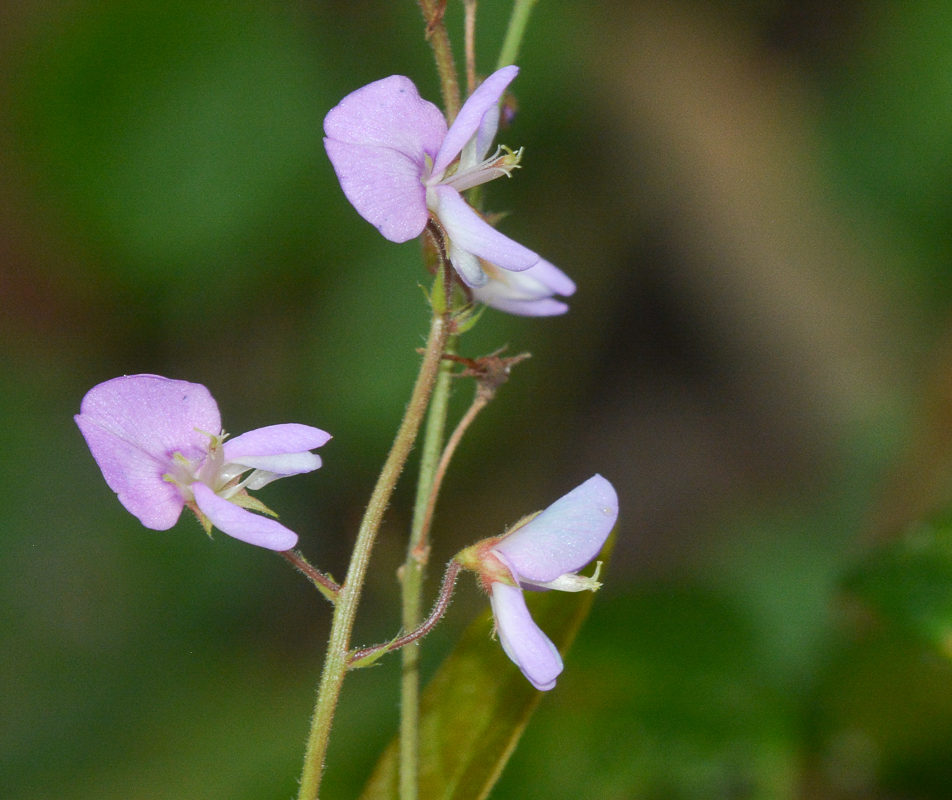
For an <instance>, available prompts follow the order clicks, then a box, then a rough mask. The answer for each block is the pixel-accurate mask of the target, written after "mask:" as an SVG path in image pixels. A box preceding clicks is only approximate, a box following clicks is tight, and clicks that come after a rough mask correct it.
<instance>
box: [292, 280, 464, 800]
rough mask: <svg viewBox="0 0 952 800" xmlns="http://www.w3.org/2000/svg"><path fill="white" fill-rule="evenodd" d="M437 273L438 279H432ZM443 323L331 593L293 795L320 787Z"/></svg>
mask: <svg viewBox="0 0 952 800" xmlns="http://www.w3.org/2000/svg"><path fill="white" fill-rule="evenodd" d="M439 279H441V278H438V280H439ZM448 327H449V317H448V314H446V313H444V314H434V315H433V319H432V321H431V324H430V333H429V336H428V337H427V342H426V350H425V351H424V356H423V363H422V365H421V366H420V374H419V375H418V376H417V379H416V384H415V385H414V387H413V394H412V395H411V397H410V402H409V404H408V405H407V410H406V412H405V413H404V415H403V421H402V422H401V423H400V429H399V430H398V431H397V436H396V438H395V439H394V442H393V446H392V447H391V449H390V454H389V455H388V456H387V460H386V462H385V463H384V466H383V470H382V471H381V473H380V477H379V478H378V479H377V485H376V486H375V487H374V491H373V494H372V495H371V497H370V502H369V503H368V504H367V510H366V512H364V518H363V520H362V521H361V523H360V530H359V531H358V532H357V541H356V542H355V543H354V552H353V555H352V556H351V560H350V566H349V567H348V569H347V577H346V578H345V579H344V583H343V585H342V586H341V588H340V592H339V594H338V596H337V605H336V606H335V607H334V618H333V621H332V623H331V635H330V641H329V642H328V646H327V655H326V656H325V658H324V671H323V673H322V675H321V687H320V689H319V691H318V694H317V703H316V705H315V707H314V716H313V718H312V719H311V732H310V736H309V738H308V743H307V752H306V754H305V758H304V771H303V773H302V775H301V787H300V790H299V791H298V800H316V798H317V796H318V791H319V789H320V784H321V777H322V775H323V772H324V760H325V756H326V754H327V743H328V739H329V736H330V730H331V723H332V722H333V719H334V711H335V710H336V708H337V700H338V698H339V697H340V689H341V685H342V684H343V682H344V676H345V675H346V674H347V654H348V650H349V648H350V636H351V632H352V630H353V627H354V616H355V614H356V612H357V604H358V602H359V601H360V593H361V590H362V589H363V584H364V576H365V575H366V573H367V565H368V563H369V561H370V551H371V549H372V548H373V543H374V539H375V537H376V535H377V530H378V529H379V528H380V523H381V521H382V520H383V514H384V511H385V510H386V508H387V505H388V504H389V502H390V496H391V494H392V493H393V489H394V486H395V485H396V483H397V478H398V477H399V476H400V472H401V471H402V470H403V465H404V464H405V463H406V460H407V455H408V454H409V453H410V448H411V447H412V446H413V442H414V441H415V439H416V436H417V432H418V431H419V429H420V424H421V423H422V422H423V417H424V415H425V413H426V409H427V404H428V403H429V400H430V394H431V392H432V389H433V384H434V382H435V381H436V377H437V375H438V374H439V370H440V362H441V361H442V355H443V349H444V347H445V346H446V337H447V330H448Z"/></svg>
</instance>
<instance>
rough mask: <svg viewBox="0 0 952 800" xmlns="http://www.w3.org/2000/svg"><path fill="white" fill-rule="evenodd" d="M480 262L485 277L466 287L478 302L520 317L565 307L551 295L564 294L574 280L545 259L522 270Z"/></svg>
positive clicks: (547, 313) (572, 288) (558, 311)
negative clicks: (486, 278) (475, 285)
mask: <svg viewBox="0 0 952 800" xmlns="http://www.w3.org/2000/svg"><path fill="white" fill-rule="evenodd" d="M482 266H483V272H485V273H486V275H487V277H488V278H489V280H488V281H487V282H486V283H485V284H483V285H482V286H479V287H477V288H474V289H471V290H470V291H471V292H472V294H473V299H475V300H478V301H479V302H480V303H484V304H485V305H487V306H490V307H491V308H498V309H499V310H500V311H507V312H508V313H510V314H518V315H519V316H522V317H551V316H554V315H556V314H564V313H565V312H566V311H568V310H569V307H568V306H567V305H566V304H565V303H563V302H561V301H560V300H555V299H553V295H562V296H563V297H568V296H569V295H571V294H572V293H574V292H575V284H574V283H573V282H572V279H571V278H569V276H568V275H566V274H565V273H564V272H562V270H560V269H559V268H558V267H556V266H554V265H553V264H550V263H549V262H548V261H546V260H544V259H541V258H540V259H539V263H538V264H536V265H535V266H534V267H529V269H527V270H524V271H523V272H508V271H506V270H502V269H499V268H498V267H496V266H495V265H493V264H487V263H486V262H482Z"/></svg>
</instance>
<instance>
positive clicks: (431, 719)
mask: <svg viewBox="0 0 952 800" xmlns="http://www.w3.org/2000/svg"><path fill="white" fill-rule="evenodd" d="M613 541H614V536H612V537H611V538H610V539H609V541H608V543H607V544H606V546H605V549H604V550H603V552H602V555H601V556H600V558H602V559H604V558H605V553H607V552H608V551H609V549H610V547H611V544H612V543H613ZM594 599H595V598H594V595H593V593H591V592H581V593H579V594H568V593H565V592H546V593H544V594H537V593H534V592H527V593H526V600H527V602H528V604H529V609H530V611H531V612H532V616H533V618H534V619H535V621H536V622H537V623H538V624H539V627H540V628H542V630H544V631H545V632H546V634H547V635H548V636H549V638H550V639H552V641H553V642H554V643H555V645H556V647H558V648H559V652H561V653H562V654H563V655H564V654H565V652H566V651H567V650H568V648H569V646H570V645H571V644H572V641H573V640H574V639H575V635H576V633H578V630H579V628H580V627H581V625H582V622H583V621H584V620H585V618H586V617H587V616H588V613H589V611H590V610H591V607H592V603H593V601H594ZM492 624H493V623H492V614H491V613H490V612H489V611H487V612H486V613H484V614H482V615H481V616H480V617H479V619H477V620H476V621H475V622H474V623H473V624H472V625H470V626H469V628H467V630H466V631H465V632H464V634H463V637H462V639H461V640H460V642H459V644H458V645H457V646H456V648H455V650H454V651H453V652H452V653H451V654H450V656H449V657H448V658H447V660H446V661H445V662H444V663H443V665H442V666H441V667H440V669H439V671H438V672H437V673H436V675H435V676H434V678H433V680H432V681H431V682H430V684H429V685H428V686H427V688H426V690H425V691H424V693H423V697H422V700H421V704H420V800H481V798H485V797H486V796H487V795H488V794H489V791H490V789H492V787H493V785H494V784H495V783H496V781H497V780H498V779H499V775H500V774H501V773H502V769H503V767H504V766H505V765H506V762H507V761H508V760H509V756H510V755H512V752H513V750H514V749H515V747H516V744H517V742H518V741H519V738H520V737H521V736H522V733H523V731H524V730H525V727H526V724H527V723H528V722H529V718H530V717H531V716H532V713H533V712H534V711H535V709H536V706H537V705H538V704H539V700H540V699H541V697H542V692H540V691H538V690H536V689H534V688H533V687H532V684H530V683H529V681H527V680H526V678H525V677H524V676H523V674H522V673H521V672H520V671H519V669H518V667H516V666H515V665H514V664H513V663H512V662H511V661H510V660H509V659H508V658H507V657H506V655H505V653H503V650H502V646H501V645H500V644H499V642H498V641H495V640H493V639H492V638H491V636H490V633H491V632H492ZM556 691H558V689H556ZM398 783H399V742H398V740H397V739H396V738H394V739H393V740H392V741H391V742H390V744H389V745H388V746H387V748H386V749H385V750H384V752H383V755H382V756H381V758H380V761H378V762H377V766H376V768H375V769H374V772H373V774H372V775H371V776H370V780H369V781H368V782H367V785H366V787H364V792H363V794H362V795H361V800H391V799H394V800H395V798H397V797H398Z"/></svg>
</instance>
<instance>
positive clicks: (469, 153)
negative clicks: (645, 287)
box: [324, 66, 575, 315]
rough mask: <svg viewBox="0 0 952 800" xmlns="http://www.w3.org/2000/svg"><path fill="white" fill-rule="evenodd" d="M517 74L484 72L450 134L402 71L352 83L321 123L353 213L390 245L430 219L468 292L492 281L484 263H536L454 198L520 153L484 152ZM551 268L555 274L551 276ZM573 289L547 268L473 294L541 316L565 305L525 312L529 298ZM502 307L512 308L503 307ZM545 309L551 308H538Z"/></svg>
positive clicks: (523, 266)
mask: <svg viewBox="0 0 952 800" xmlns="http://www.w3.org/2000/svg"><path fill="white" fill-rule="evenodd" d="M518 71H519V70H518V68H517V67H514V66H510V67H503V68H502V69H500V70H497V71H496V72H494V73H493V74H492V75H490V76H489V77H488V78H487V79H486V80H485V81H484V82H483V83H482V84H481V85H480V86H479V88H478V89H477V90H476V91H475V92H473V94H472V95H471V96H470V98H469V99H468V100H467V101H466V102H465V103H464V104H463V107H462V108H461V109H460V112H459V116H457V118H456V120H455V121H454V122H453V125H452V126H451V127H450V128H449V130H447V127H446V120H445V119H444V118H443V114H442V113H441V112H440V110H439V109H438V108H437V107H436V106H435V105H433V104H432V103H430V102H427V101H426V100H423V99H422V98H421V97H420V95H419V93H418V92H417V90H416V87H415V86H414V85H413V83H412V81H410V79H409V78H405V77H403V76H401V75H391V76H390V77H389V78H384V79H383V80H379V81H375V82H374V83H370V84H368V85H367V86H364V87H363V88H361V89H357V91H355V92H352V93H351V94H349V95H347V97H345V98H344V99H343V100H341V102H340V104H338V105H337V106H336V107H334V108H332V109H331V110H330V112H328V114H327V116H326V117H325V119H324V132H325V133H326V134H327V136H326V138H325V139H324V146H325V148H326V149H327V155H328V156H329V157H330V160H331V163H332V164H333V165H334V171H335V172H336V173H337V178H338V180H339V181H340V184H341V188H342V189H343V190H344V194H345V195H346V196H347V199H348V200H350V202H351V203H352V204H353V206H354V208H356V209H357V212H358V213H359V214H360V215H361V216H362V217H363V218H364V219H366V220H367V221H368V222H370V223H371V224H372V225H374V226H376V227H377V229H378V230H379V231H380V232H381V233H382V234H383V235H384V237H385V238H387V239H389V240H390V241H391V242H406V241H409V240H410V239H413V238H415V237H417V236H419V235H420V234H421V233H422V232H423V229H424V227H426V223H427V220H429V218H430V216H431V215H432V216H433V217H435V218H436V219H437V220H438V221H439V223H440V225H441V226H442V228H443V230H444V231H445V233H446V236H447V255H448V256H449V259H450V261H451V262H452V264H453V267H454V268H455V269H456V271H457V273H459V276H460V278H462V280H463V282H464V283H465V284H466V285H467V286H470V287H472V288H474V289H475V288H478V287H483V286H486V285H487V282H488V281H490V277H491V276H487V275H486V272H485V271H484V270H483V266H482V265H481V263H480V262H481V261H482V262H485V263H486V264H488V265H491V267H492V268H494V269H497V271H498V269H502V270H509V271H512V272H517V273H518V272H523V271H525V270H530V269H531V268H533V267H535V266H536V265H537V264H539V263H540V259H539V256H538V255H536V254H535V253H534V252H532V251H531V250H529V249H528V248H526V247H523V246H522V245H521V244H518V243H517V242H514V241H513V240H512V239H510V238H509V237H507V236H505V235H503V234H501V233H499V231H497V230H496V229H495V228H493V227H492V226H491V225H490V224H489V223H487V222H486V221H485V220H484V219H483V218H482V217H480V216H479V214H477V213H476V212H475V211H474V210H473V209H472V208H470V206H469V205H468V204H467V203H466V201H465V200H464V199H463V198H462V196H461V195H460V192H463V191H465V190H466V189H471V188H472V187H474V186H478V185H479V184H481V183H485V182H487V181H490V180H493V179H494V178H498V177H500V176H501V175H509V174H510V173H511V172H512V170H513V169H515V168H516V166H518V163H519V158H520V156H521V152H522V151H519V152H515V153H514V152H512V151H511V150H508V149H505V150H504V148H498V149H497V150H496V151H495V153H494V154H493V155H491V156H489V157H487V153H488V152H489V148H490V146H491V145H492V142H493V139H494V138H495V136H496V129H497V127H498V125H499V99H500V98H501V97H502V94H503V92H504V91H505V89H506V87H507V86H508V85H509V83H510V82H511V81H512V79H513V78H515V77H516V74H517V73H518ZM457 156H458V157H459V161H458V162H457V161H456V159H457ZM541 263H547V262H541ZM555 274H557V275H558V276H560V277H559V278H557V279H555V280H553V279H552V276H553V275H555ZM566 289H568V291H565V290H566ZM574 289H575V286H574V284H572V282H571V281H570V280H569V279H568V278H567V277H566V276H565V275H563V274H562V273H561V272H560V271H559V270H558V269H556V268H555V267H554V266H552V265H551V264H547V267H546V269H544V270H541V271H537V276H536V277H535V278H534V279H529V280H527V281H525V282H521V283H520V282H518V281H516V282H508V281H505V280H502V279H499V285H498V286H496V287H495V288H492V289H488V290H487V291H486V292H485V293H484V295H483V296H484V297H485V298H486V299H485V300H483V299H482V298H478V299H481V300H482V301H483V302H486V303H487V304H488V305H494V306H496V307H497V308H503V310H509V311H512V313H517V314H533V315H545V314H552V313H561V311H562V310H564V308H560V310H558V311H556V310H551V309H554V306H551V305H549V306H546V304H542V305H536V306H533V308H534V310H532V311H528V310H526V309H527V308H528V306H527V305H526V303H530V302H537V301H539V300H541V299H542V298H543V297H551V296H552V295H553V294H571V292H572V291H574ZM546 292H548V294H545V293H546ZM553 302H554V301H553ZM507 303H508V304H510V305H511V306H512V307H511V308H504V305H506V304H507ZM557 305H558V306H560V307H561V306H562V304H560V303H557ZM547 307H548V308H549V309H550V310H546V311H543V310H540V309H544V308H547ZM513 309H519V310H513Z"/></svg>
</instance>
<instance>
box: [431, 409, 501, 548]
mask: <svg viewBox="0 0 952 800" xmlns="http://www.w3.org/2000/svg"><path fill="white" fill-rule="evenodd" d="M490 400H492V395H486V394H483V393H482V392H477V394H476V397H474V398H473V403H472V405H471V406H470V407H469V409H467V411H466V413H465V414H464V415H463V418H462V419H461V420H460V421H459V424H457V426H456V430H454V431H453V434H452V436H450V439H449V441H448V442H447V443H446V449H445V450H444V451H443V456H442V458H440V463H439V464H438V465H437V467H436V473H435V475H434V476H433V489H432V491H431V492H430V501H429V503H427V507H426V511H425V514H424V517H423V522H422V524H421V526H420V529H421V530H420V535H421V541H423V542H425V541H426V540H427V537H428V536H429V533H430V526H431V525H432V523H433V512H434V509H435V508H436V498H437V496H438V495H439V493H440V486H441V485H442V483H443V478H444V477H446V470H447V468H448V467H449V465H450V461H451V460H452V458H453V454H454V453H455V452H456V447H457V446H458V445H459V443H460V441H461V440H462V438H463V434H464V433H466V429H467V428H468V427H469V426H470V425H471V424H472V422H473V420H474V419H476V416H477V415H478V414H479V412H480V411H482V410H483V409H484V408H485V407H486V406H487V405H489V401H490Z"/></svg>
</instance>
